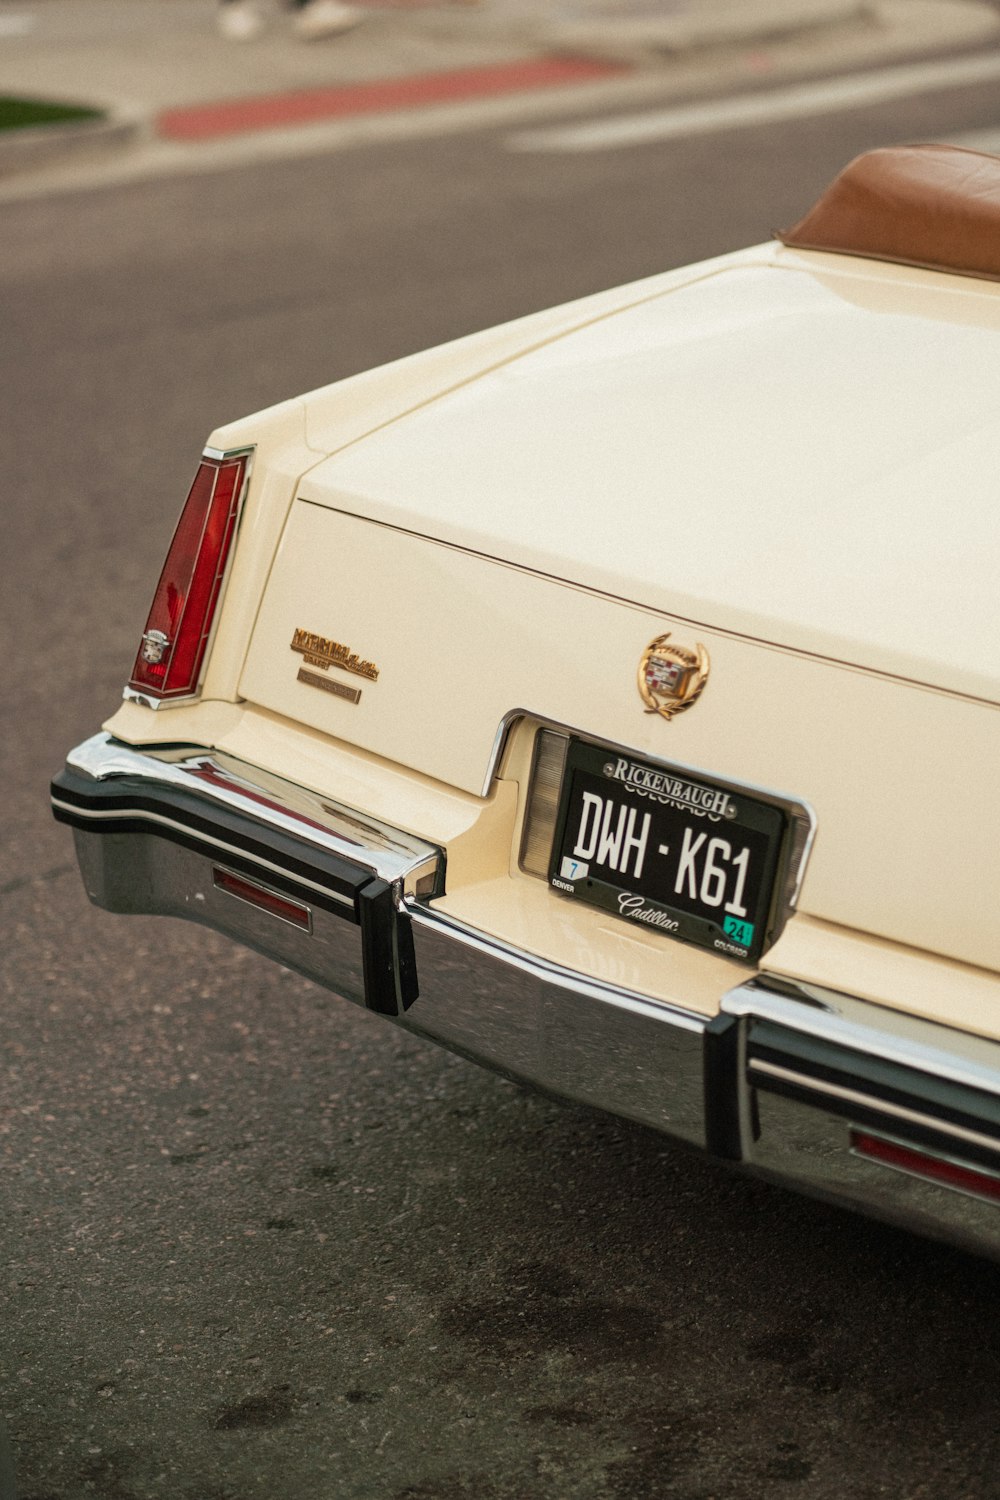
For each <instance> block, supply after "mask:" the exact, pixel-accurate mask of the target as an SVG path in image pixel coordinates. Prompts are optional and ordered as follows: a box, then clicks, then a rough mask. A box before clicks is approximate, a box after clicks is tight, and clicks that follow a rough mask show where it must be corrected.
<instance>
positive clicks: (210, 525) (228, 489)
mask: <svg viewBox="0 0 1000 1500" xmlns="http://www.w3.org/2000/svg"><path fill="white" fill-rule="evenodd" d="M246 467H247V455H246V454H245V453H244V454H241V455H240V456H239V457H237V458H204V459H202V461H201V463H200V464H199V466H198V472H197V474H196V475H195V476H194V483H193V484H192V486H191V489H190V492H189V494H188V497H187V500H186V501H185V502H184V509H183V510H182V511H181V518H180V520H179V521H178V523H177V530H176V531H175V532H174V539H173V541H172V542H171V543H170V549H169V551H168V552H167V560H166V562H165V563H164V564H163V572H162V573H161V574H160V581H159V583H158V584H157V585H156V593H155V594H154V595H153V604H152V608H151V609H150V611H149V618H148V620H147V621H146V629H145V630H144V631H143V635H142V640H141V642H140V643H139V651H138V654H137V656H136V658H135V666H134V667H133V669H132V676H131V678H130V679H129V687H131V688H135V689H136V690H137V691H138V692H141V693H146V694H149V695H150V696H152V697H155V698H186V697H190V696H191V694H192V693H194V692H196V691H197V688H198V680H199V677H200V674H201V664H202V661H203V660H204V656H205V647H206V646H207V644H208V637H209V635H210V634H211V630H212V621H213V619H214V617H215V609H216V605H217V604H218V602H219V593H220V590H221V588H222V579H223V576H224V574H225V571H226V563H227V561H228V559H229V552H230V548H231V546H232V541H233V537H234V535H235V533H236V520H237V516H238V514H239V505H240V497H241V495H242V493H243V478H244V475H245V474H246Z"/></svg>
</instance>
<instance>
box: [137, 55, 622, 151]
mask: <svg viewBox="0 0 1000 1500" xmlns="http://www.w3.org/2000/svg"><path fill="white" fill-rule="evenodd" d="M626 71H628V70H627V69H626V68H625V67H624V65H620V64H617V63H604V62H594V61H589V60H587V59H584V58H554V57H552V58H532V59H529V60H527V61H522V62H514V63H500V64H499V65H496V66H493V67H485V68H463V69H461V70H459V71H456V72H451V73H422V74H417V75H416V76H415V77H409V78H383V79H378V80H376V81H375V82H372V83H355V84H347V85H345V86H343V87H341V88H324V89H301V90H297V91H296V92H295V93H291V94H265V95H263V96H258V97H257V98H253V99H229V100H227V101H226V102H225V103H222V104H202V105H195V106H193V107H191V108H185V109H168V110H165V111H164V112H163V113H162V114H161V115H160V116H159V117H158V118H157V121H156V128H157V131H158V133H159V134H160V135H161V136H163V137H164V138H165V139H167V140H173V141H208V140H213V139H215V138H216V137H218V136H224V135H242V134H245V133H247V132H249V131H253V130H273V129H275V128H280V127H281V126H284V125H308V124H311V123H312V122H313V121H316V120H333V119H342V118H344V117H347V116H350V115H371V114H388V113H390V112H392V111H394V110H403V109H416V108H419V107H420V106H421V105H425V104H445V103H447V104H453V103H456V102H457V101H459V100H462V99H482V98H488V97H490V96H492V95H496V94H514V93H517V92H519V91H520V90H527V89H537V88H549V87H551V86H552V85H554V84H561V83H582V82H586V81H587V80H588V79H592V78H610V77H613V76H614V75H615V74H618V73H623V72H626Z"/></svg>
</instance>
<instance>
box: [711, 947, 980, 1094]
mask: <svg viewBox="0 0 1000 1500" xmlns="http://www.w3.org/2000/svg"><path fill="white" fill-rule="evenodd" d="M767 977H768V976H767V975H762V976H761V977H760V978H759V979H751V980H749V981H747V982H746V983H744V984H741V985H738V986H737V987H736V988H735V989H732V990H729V992H728V993H727V994H725V995H724V996H723V997H722V1007H721V1008H722V1010H723V1012H724V1013H725V1014H726V1015H729V1016H734V1017H744V1016H745V1017H749V1018H753V1019H756V1020H760V1021H765V1020H766V1021H775V1022H777V1023H778V1024H779V1025H781V1026H787V1027H788V1028H789V1030H791V1031H797V1032H799V1033H801V1034H802V1035H805V1036H812V1037H816V1038H818V1039H821V1040H823V1041H829V1042H836V1043H838V1044H839V1045H840V1046H842V1047H844V1048H846V1049H847V1050H848V1051H853V1052H861V1053H864V1055H865V1056H867V1057H877V1058H879V1059H881V1060H883V1061H885V1062H893V1063H899V1064H900V1065H902V1066H904V1067H909V1068H915V1069H916V1070H917V1071H919V1072H922V1073H927V1074H930V1075H931V1076H932V1077H935V1078H945V1079H948V1080H949V1082H951V1083H957V1084H961V1085H964V1086H965V1087H967V1088H973V1089H979V1090H981V1091H982V1092H985V1093H990V1094H997V1095H1000V1042H991V1041H990V1040H988V1039H987V1038H984V1037H977V1036H973V1035H972V1034H971V1033H969V1032H962V1031H954V1030H952V1029H951V1028H950V1027H947V1026H940V1025H937V1024H936V1023H935V1022H933V1021H924V1020H920V1019H919V1018H917V1017H915V1016H910V1015H907V1014H906V1013H905V1012H903V1011H896V1010H890V1009H889V1008H888V1007H887V1006H880V1005H876V1004H875V1003H874V1002H872V1001H867V1000H857V999H855V998H854V997H852V996H850V995H840V994H837V993H836V992H835V991H833V990H823V989H820V988H819V987H818V986H815V985H809V986H796V982H795V981H794V980H786V981H781V980H780V977H779V976H774V977H775V978H776V979H778V982H780V983H784V984H785V985H787V987H788V988H789V989H795V988H799V991H800V993H801V995H802V998H801V999H797V998H795V997H794V996H789V995H784V994H778V993H776V992H775V991H774V990H770V989H768V988H767ZM990 1050H993V1051H995V1053H996V1056H997V1065H996V1066H993V1067H991V1066H990V1065H989V1063H987V1062H984V1061H983V1060H982V1058H983V1053H984V1051H987V1052H988V1051H990Z"/></svg>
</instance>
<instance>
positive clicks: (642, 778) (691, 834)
mask: <svg viewBox="0 0 1000 1500" xmlns="http://www.w3.org/2000/svg"><path fill="white" fill-rule="evenodd" d="M788 821H789V820H788V815H787V813H786V812H785V810H784V809H782V808H781V807H777V806H774V805H773V804H771V803H768V802H763V801H760V800H757V799H756V798H754V797H752V796H749V795H747V794H746V793H744V792H743V791H741V790H740V789H739V788H734V787H730V786H723V785H719V784H717V783H714V782H712V781H709V780H705V779H703V778H702V777H700V776H695V775H692V774H691V773H690V772H687V771H679V770H678V771H674V770H671V769H670V768H669V767H665V766H658V765H655V764H653V763H652V762H649V761H644V760H637V759H636V758H635V757H634V756H631V755H628V754H623V753H619V752H617V751H609V750H607V749H603V748H602V747H600V746H599V745H591V744H589V743H587V742H586V741H585V740H576V739H571V740H570V743H569V750H568V753H567V757H566V770H565V773H564V776H563V783H562V792H561V796H560V805H559V815H558V818H557V821H556V833H555V838H554V840H553V848H552V862H551V865H550V867H549V882H550V884H551V885H552V886H553V887H554V888H555V889H556V890H559V891H562V892H563V893H564V894H565V895H567V896H574V897H576V898H577V899H578V900H581V901H586V902H588V903H589V904H591V905H593V906H599V907H601V908H602V909H603V910H605V911H609V912H612V913H614V914H615V915H616V916H618V917H621V918H622V920H624V921H627V922H632V923H635V924H637V925H640V926H642V927H646V928H650V929H652V930H654V931H657V932H662V933H663V934H664V935H665V936H667V937H672V938H677V939H679V940H680V941H681V942H686V943H694V944H697V946H699V947H701V948H710V949H713V950H714V951H716V952H718V953H722V954H726V955H728V956H729V957H732V958H742V959H747V960H749V961H751V962H752V961H754V960H755V959H757V958H759V956H760V954H761V952H762V950H763V948H764V946H765V943H766V940H767V936H768V931H769V928H770V927H771V925H772V919H773V912H772V907H773V896H774V886H775V878H776V872H777V869H778V862H779V857H780V855H781V850H782V844H783V841H784V838H785V834H786V831H787V828H788Z"/></svg>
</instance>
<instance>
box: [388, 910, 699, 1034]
mask: <svg viewBox="0 0 1000 1500" xmlns="http://www.w3.org/2000/svg"><path fill="white" fill-rule="evenodd" d="M404 904H405V906H406V909H407V911H408V912H409V914H410V916H411V918H412V919H413V925H414V927H426V928H428V929H431V928H433V929H435V930H436V931H438V932H440V933H441V934H442V935H444V936H447V937H449V938H451V939H452V940H453V941H455V942H459V943H461V944H462V945H463V946H464V947H466V948H469V949H471V950H472V952H474V953H478V954H479V955H481V956H482V957H483V958H485V959H488V960H489V961H490V962H493V963H502V964H504V965H505V966H506V967H507V968H509V969H513V970H516V971H517V972H518V973H520V974H524V975H526V976H528V977H530V978H531V979H536V980H538V981H540V982H543V983H545V984H550V985H554V986H555V987H556V988H558V989H564V990H572V992H573V994H574V995H579V996H581V997H582V998H586V999H588V1000H598V1001H600V1002H601V1003H602V1004H604V1005H610V1006H613V1007H615V1008H616V1009H619V1010H624V1011H628V1012H629V1013H630V1014H632V1015H637V1016H638V1015H641V1016H645V1017H647V1018H648V1019H650V1020H656V1021H665V1022H668V1023H669V1024H670V1025H672V1026H676V1027H678V1028H679V1029H680V1030H681V1031H689V1032H692V1033H697V1034H699V1035H700V1034H701V1033H702V1032H703V1031H704V1030H705V1027H706V1026H707V1024H708V1017H707V1016H703V1015H700V1014H699V1013H698V1012H697V1011H693V1010H683V1009H681V1008H680V1007H679V1006H674V1005H670V1004H668V1002H667V1001H666V1000H656V999H654V998H653V997H652V996H651V995H642V994H639V992H638V991H636V990H624V989H620V988H618V987H617V986H615V985H611V984H606V983H605V982H604V981H603V980H601V979H592V978H590V977H589V976H588V975H586V974H581V973H580V972H579V971H578V970H576V969H567V968H566V967H565V966H564V965H562V964H557V963H553V962H552V961H551V960H549V959H547V958H541V957H539V956H538V955H536V954H532V953H526V952H525V951H524V950H523V949H521V948H514V947H512V946H511V944H509V943H506V942H504V941H503V939H502V938H495V937H492V936H491V935H490V934H489V933H486V932H481V931H479V930H477V929H476V928H474V927H470V926H468V924H467V923H465V922H459V921H457V920H456V919H455V918H454V917H451V916H448V915H447V913H445V912H440V911H435V910H434V909H433V908H432V907H425V906H421V905H419V904H418V903H416V902H413V901H407V902H405V903H404Z"/></svg>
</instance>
